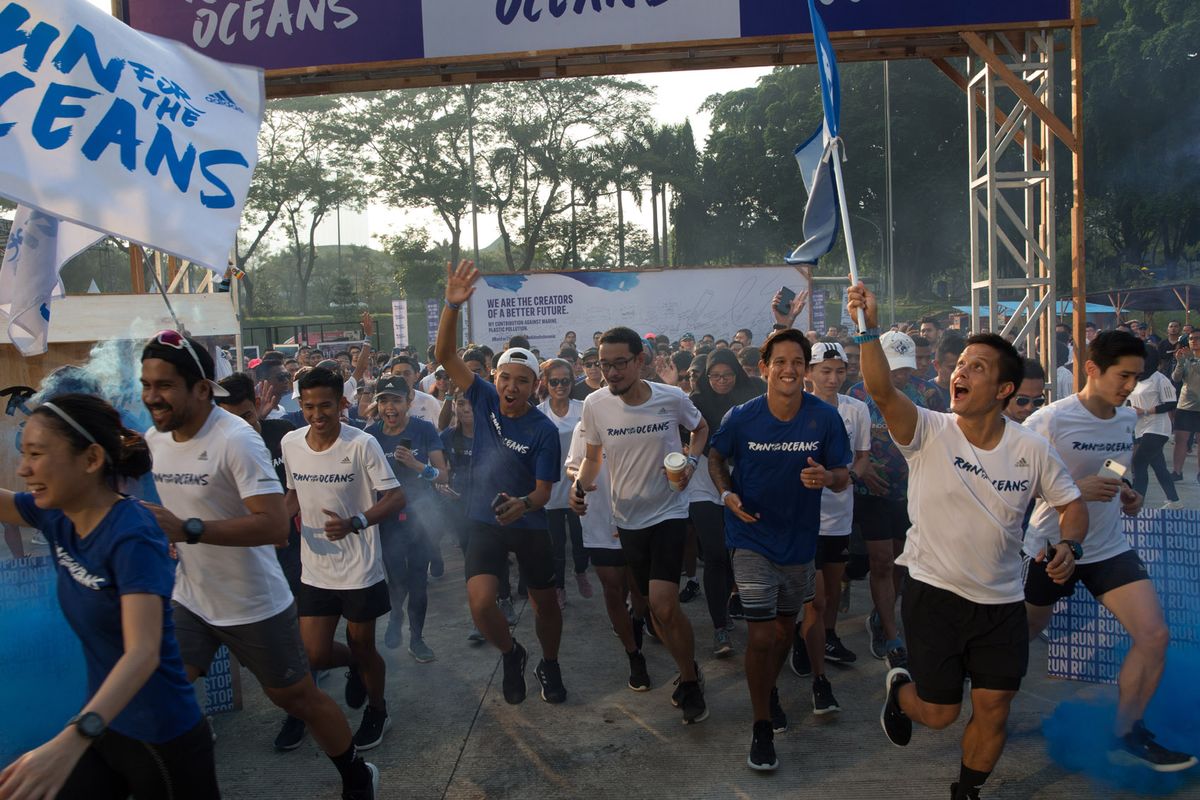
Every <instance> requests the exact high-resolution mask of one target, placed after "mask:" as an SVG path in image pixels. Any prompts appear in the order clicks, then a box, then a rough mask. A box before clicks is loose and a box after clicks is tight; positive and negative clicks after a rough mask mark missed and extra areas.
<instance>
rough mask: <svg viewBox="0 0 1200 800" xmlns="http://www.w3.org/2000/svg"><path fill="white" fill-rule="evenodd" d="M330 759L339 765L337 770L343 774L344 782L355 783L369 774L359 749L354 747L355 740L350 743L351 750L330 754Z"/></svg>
mask: <svg viewBox="0 0 1200 800" xmlns="http://www.w3.org/2000/svg"><path fill="white" fill-rule="evenodd" d="M329 760H330V761H332V762H333V765H334V766H335V767H337V771H338V773H339V774H340V775H341V776H342V783H344V784H347V785H355V784H357V783H358V781H359V780H361V779H362V776H363V775H364V774H369V773H368V772H367V770H366V766H365V765H364V764H363V760H362V759H361V758H359V757H358V750H357V749H356V748H355V747H354V742H351V743H350V749H349V750H347V751H346V752H344V753H342V754H341V755H340V756H330V757H329ZM356 779H357V780H356Z"/></svg>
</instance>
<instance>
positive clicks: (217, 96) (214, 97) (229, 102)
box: [204, 89, 246, 114]
mask: <svg viewBox="0 0 1200 800" xmlns="http://www.w3.org/2000/svg"><path fill="white" fill-rule="evenodd" d="M204 99H205V100H207V101H208V102H210V103H212V104H214V105H218V106H225V107H226V108H232V109H233V110H234V111H236V112H238V113H239V114H245V113H246V112H245V111H242V109H241V108H240V107H239V106H238V104H237V103H235V102H233V98H232V97H230V96H229V92H226V91H225V90H224V89H222V90H221V91H219V92H213V93H212V94H210V95H209V96H208V97H205V98H204Z"/></svg>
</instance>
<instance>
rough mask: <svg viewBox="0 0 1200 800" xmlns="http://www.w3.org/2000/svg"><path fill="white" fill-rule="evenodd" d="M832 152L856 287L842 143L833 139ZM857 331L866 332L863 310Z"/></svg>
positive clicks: (855, 266)
mask: <svg viewBox="0 0 1200 800" xmlns="http://www.w3.org/2000/svg"><path fill="white" fill-rule="evenodd" d="M832 144H833V151H832V152H831V153H830V157H831V158H832V159H833V176H834V183H836V184H837V198H838V211H840V212H841V214H842V230H843V231H845V234H846V259H847V260H848V261H849V262H850V285H851V286H857V285H858V256H856V255H855V253H854V236H853V235H852V234H851V233H850V210H849V209H848V208H847V207H846V187H845V184H844V182H843V181H842V142H841V140H840V139H834V140H833V142H832ZM858 330H859V332H860V333H861V332H865V331H866V330H867V317H866V314H865V313H864V312H863V310H862V309H861V308H860V309H859V310H858Z"/></svg>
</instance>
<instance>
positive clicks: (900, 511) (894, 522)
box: [854, 494, 911, 542]
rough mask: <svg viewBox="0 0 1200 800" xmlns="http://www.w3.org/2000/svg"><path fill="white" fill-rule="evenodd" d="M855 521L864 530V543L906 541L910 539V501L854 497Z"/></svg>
mask: <svg viewBox="0 0 1200 800" xmlns="http://www.w3.org/2000/svg"><path fill="white" fill-rule="evenodd" d="M854 521H855V522H857V523H858V524H859V526H860V527H861V528H862V536H863V540H864V541H868V542H886V541H889V540H892V539H899V540H900V541H904V540H905V539H906V538H907V537H908V529H909V527H910V525H911V523H910V522H909V519H908V501H906V500H888V499H887V498H886V497H876V496H875V495H871V494H857V495H855V496H854Z"/></svg>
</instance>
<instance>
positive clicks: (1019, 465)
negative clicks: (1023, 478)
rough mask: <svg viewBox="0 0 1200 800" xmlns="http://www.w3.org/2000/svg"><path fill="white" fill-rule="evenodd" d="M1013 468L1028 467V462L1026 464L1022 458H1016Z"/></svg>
mask: <svg viewBox="0 0 1200 800" xmlns="http://www.w3.org/2000/svg"><path fill="white" fill-rule="evenodd" d="M1013 466H1014V467H1028V466H1029V462H1028V461H1026V460H1025V459H1024V458H1023V457H1022V458H1018V459H1017V463H1016V464H1013Z"/></svg>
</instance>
